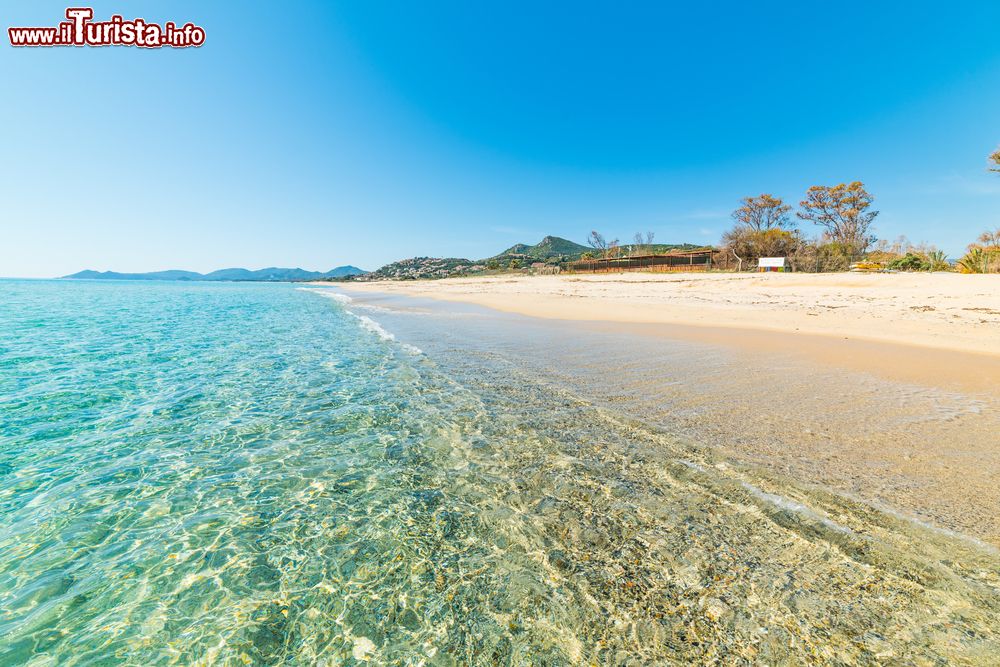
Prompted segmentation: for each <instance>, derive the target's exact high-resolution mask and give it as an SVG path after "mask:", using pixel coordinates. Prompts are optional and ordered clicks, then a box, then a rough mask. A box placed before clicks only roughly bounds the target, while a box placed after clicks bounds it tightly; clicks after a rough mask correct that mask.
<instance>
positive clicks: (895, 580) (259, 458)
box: [0, 283, 1000, 665]
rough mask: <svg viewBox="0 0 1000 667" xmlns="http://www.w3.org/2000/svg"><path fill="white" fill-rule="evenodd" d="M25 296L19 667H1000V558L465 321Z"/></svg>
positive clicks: (6, 624) (13, 413) (230, 298)
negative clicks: (464, 335) (664, 414)
mask: <svg viewBox="0 0 1000 667" xmlns="http://www.w3.org/2000/svg"><path fill="white" fill-rule="evenodd" d="M3 289H4V290H6V291H7V296H8V297H9V298H7V299H5V301H4V302H3V304H2V305H0V308H2V309H4V310H5V312H3V313H2V315H3V317H0V401H2V404H0V408H2V412H0V415H2V417H0V419H2V420H3V423H2V426H3V428H2V430H0V636H3V637H5V638H6V639H5V641H4V642H0V663H2V664H50V663H56V662H58V663H59V664H93V663H120V662H125V663H131V664H143V665H145V664H192V663H196V662H199V661H201V662H205V663H211V664H311V663H319V662H325V663H327V664H356V663H362V662H366V661H367V662H372V663H376V664H412V665H417V664H442V665H448V664H455V665H459V664H591V663H596V664H602V665H603V664H608V665H611V664H614V665H618V664H636V665H645V664H651V663H662V662H676V663H685V662H690V661H692V660H694V661H699V662H712V661H717V662H720V663H722V664H742V663H744V662H749V663H764V664H774V663H780V662H782V661H791V662H794V663H800V662H805V661H807V660H810V659H811V660H812V661H814V662H818V663H824V662H830V663H837V662H840V663H852V662H873V661H879V660H881V661H886V662H904V663H906V662H910V663H914V664H921V663H922V662H923V663H927V664H936V663H940V662H946V661H949V660H953V661H958V660H964V661H968V662H974V663H975V662H979V663H985V662H988V659H989V657H990V656H992V655H996V654H997V653H998V652H1000V639H998V636H997V635H998V628H1000V617H998V614H1000V597H998V586H1000V582H998V580H997V579H998V577H1000V569H998V567H997V565H998V563H1000V559H998V558H997V556H996V555H995V553H993V552H991V551H990V550H988V549H983V548H980V547H979V546H977V545H976V544H974V543H972V542H968V541H962V540H957V539H953V538H951V537H949V536H947V535H945V534H943V533H940V532H934V531H930V530H925V529H923V528H921V527H919V526H918V525H916V524H914V523H912V522H908V521H905V520H903V519H900V518H896V517H893V516H892V515H889V514H886V513H882V512H877V511H875V510H873V509H871V508H870V507H869V506H867V505H863V504H860V503H854V502H851V501H849V500H844V499H843V498H842V497H840V496H835V495H832V494H829V493H825V492H823V491H820V490H816V489H812V488H805V487H799V486H796V485H794V484H792V483H790V482H783V481H775V480H774V479H773V478H770V477H766V476H763V475H761V474H759V473H757V472H755V471H754V469H752V468H748V467H744V466H739V465H735V464H733V463H732V462H727V461H724V460H722V459H720V458H718V457H717V456H716V455H714V454H713V453H712V452H711V451H709V450H706V449H703V448H701V447H698V446H695V445H693V444H689V442H690V441H689V440H686V439H681V438H677V437H675V436H673V435H667V434H666V433H665V432H664V431H663V430H661V429H657V428H653V427H650V426H649V425H648V420H644V419H640V418H637V417H636V416H634V415H630V413H628V412H627V411H621V410H616V409H615V407H614V405H611V404H603V403H602V404H601V405H597V404H594V403H592V402H591V401H589V400H588V399H587V398H586V394H585V393H584V392H573V391H569V390H568V389H567V388H566V387H565V386H563V385H561V384H560V383H557V382H553V381H552V380H553V378H551V377H546V376H545V374H541V373H539V371H538V369H537V368H532V367H531V365H530V364H524V363H521V362H519V361H517V359H516V357H515V356H513V355H508V354H504V351H503V350H502V349H500V350H498V349H496V348H495V347H494V348H490V346H489V345H483V346H481V347H480V348H478V349H477V348H476V346H465V347H462V348H459V347H456V346H454V345H451V344H450V343H449V342H448V340H449V338H448V337H447V330H448V329H451V330H453V331H454V329H455V323H454V322H452V323H450V324H449V323H446V324H445V326H443V327H442V325H441V323H440V322H437V323H435V322H434V321H427V322H425V323H423V324H421V325H417V324H412V326H414V327H417V326H420V327H422V330H423V331H425V332H434V333H433V335H429V334H428V335H425V339H421V340H417V339H416V338H414V339H412V340H411V339H409V338H407V337H405V336H404V335H403V334H402V333H401V331H397V330H395V329H393V328H392V326H390V325H386V324H385V323H383V326H384V329H387V330H388V331H386V333H388V332H394V333H395V336H396V338H398V340H394V339H391V338H390V337H388V336H382V335H379V334H378V332H377V331H375V330H374V329H373V328H372V327H371V326H369V327H368V328H365V323H364V322H363V321H361V320H358V319H357V318H354V317H350V316H348V315H347V314H346V313H345V311H344V307H345V306H344V304H338V303H336V302H334V301H332V300H328V299H321V298H318V297H317V296H316V295H315V294H311V293H308V292H304V291H296V290H293V289H292V288H289V287H285V286H231V285H221V286H207V285H198V286H194V285H192V286H183V285H142V286H138V285H126V286H123V285H96V284H95V285H83V284H77V285H65V284H58V285H56V284H51V283H43V284H27V283H7V284H4V285H3ZM167 314H168V315H169V317H165V315H167ZM358 314H364V313H362V312H361V311H360V310H359V311H358ZM372 317H373V319H374V320H379V319H380V318H379V317H378V316H377V315H374V314H372ZM390 319H391V318H390ZM416 319H418V318H411V321H413V322H415V320H416ZM428 319H429V320H430V318H428ZM396 323H397V324H399V325H400V326H403V324H402V321H401V320H399V321H398V322H396ZM451 340H453V341H454V339H451ZM435 341H437V344H435ZM401 342H406V343H408V344H412V345H416V346H417V347H419V348H421V349H423V350H424V352H425V354H420V353H418V352H416V351H415V350H413V349H409V348H404V347H403V346H402V345H401Z"/></svg>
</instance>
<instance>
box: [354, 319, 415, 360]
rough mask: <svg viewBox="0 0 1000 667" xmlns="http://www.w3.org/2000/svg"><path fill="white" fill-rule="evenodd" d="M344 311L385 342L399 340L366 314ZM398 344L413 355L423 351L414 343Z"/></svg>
mask: <svg viewBox="0 0 1000 667" xmlns="http://www.w3.org/2000/svg"><path fill="white" fill-rule="evenodd" d="M344 312H346V313H347V314H348V315H350V316H351V317H354V318H355V319H357V320H358V321H359V322H361V326H362V327H363V328H365V329H367V330H368V331H371V332H372V333H373V334H375V335H376V336H378V337H379V338H381V339H382V340H384V341H387V342H396V343H399V341H397V340H396V336H394V335H393V334H391V333H390V332H388V331H386V330H385V329H383V328H382V325H381V324H379V323H378V322H376V321H375V320H373V319H372V318H370V317H368V316H367V315H358V314H357V313H355V312H352V311H350V310H346V311H344ZM399 346H400V347H401V348H403V349H404V350H406V351H407V352H409V353H410V354H413V355H417V354H423V353H424V352H423V350H421V349H420V348H419V347H416V346H415V345H410V344H409V343H399Z"/></svg>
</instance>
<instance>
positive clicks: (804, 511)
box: [740, 481, 854, 535]
mask: <svg viewBox="0 0 1000 667" xmlns="http://www.w3.org/2000/svg"><path fill="white" fill-rule="evenodd" d="M740 486H742V487H743V488H744V489H746V490H747V491H749V492H750V494H751V495H753V496H755V497H757V498H759V499H761V500H763V501H765V502H767V503H770V504H772V505H774V506H775V507H777V508H779V509H783V510H786V511H789V512H793V513H795V514H798V515H800V516H804V517H806V518H808V519H812V520H813V521H819V522H820V523H821V524H823V525H824V526H826V527H827V528H830V529H831V530H835V531H837V532H838V533H844V534H847V535H853V534H854V531H852V530H851V529H850V528H848V527H846V526H841V525H840V524H839V523H836V522H835V521H832V520H830V519H828V518H827V517H825V516H823V515H822V514H820V513H819V512H817V511H816V510H814V509H813V508H811V507H808V506H806V505H803V504H802V503H800V502H797V501H795V500H791V499H789V498H785V497H784V496H779V495H778V494H776V493H768V492H767V491H765V490H764V489H761V488H759V487H756V486H754V485H753V484H750V483H749V482H743V481H741V482H740Z"/></svg>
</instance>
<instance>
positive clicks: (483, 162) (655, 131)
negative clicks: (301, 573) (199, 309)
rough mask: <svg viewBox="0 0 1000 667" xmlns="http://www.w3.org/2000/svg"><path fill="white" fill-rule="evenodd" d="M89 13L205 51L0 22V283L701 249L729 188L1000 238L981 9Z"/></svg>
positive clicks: (945, 231) (436, 6)
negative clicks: (94, 40)
mask: <svg viewBox="0 0 1000 667" xmlns="http://www.w3.org/2000/svg"><path fill="white" fill-rule="evenodd" d="M92 6H93V7H94V13H95V18H96V19H98V20H100V19H107V18H109V17H110V16H111V15H112V14H122V15H123V16H124V17H125V18H126V19H131V18H135V17H143V18H145V19H146V20H147V21H153V22H159V23H164V22H166V21H174V22H176V23H178V24H183V23H185V22H188V21H191V22H193V23H196V24H198V25H200V26H202V27H204V28H205V31H206V35H207V38H206V42H205V44H204V46H202V47H200V48H191V49H149V50H147V49H138V48H130V47H106V48H92V47H81V48H75V47H58V48H19V49H16V48H13V47H11V46H10V44H9V42H8V41H7V36H6V34H4V35H3V44H2V45H0V86H2V88H3V102H2V103H0V151H2V152H0V156H2V160H0V275H3V276H19V277H51V276H59V275H64V274H68V273H71V272H75V271H79V270H82V269H97V270H115V271H152V270H162V269H171V268H174V269H187V270H194V271H202V272H207V271H211V270H214V269H219V268H226V267H235V266H241V267H247V268H251V269H256V268H262V267H266V266H286V267H302V268H306V269H312V270H328V269H330V268H332V267H335V266H340V265H344V264H353V265H356V266H360V267H362V268H364V269H369V270H371V269H375V268H378V267H379V266H381V265H382V264H385V263H387V262H390V261H394V260H397V259H401V258H404V257H413V256H455V257H467V258H472V259H478V258H481V257H487V256H491V255H494V254H496V253H498V252H500V251H502V250H503V249H505V248H507V247H509V246H511V245H513V244H514V243H518V242H524V243H535V242H537V241H538V240H540V239H541V238H542V237H543V236H545V235H548V234H552V235H556V236H562V237H565V238H568V239H571V240H574V241H577V242H579V243H584V242H585V239H586V237H587V235H588V234H589V232H590V231H591V230H592V229H596V230H598V231H601V232H602V233H604V235H605V236H606V237H609V238H615V237H618V238H620V239H622V241H623V242H625V241H627V240H629V239H631V237H632V235H633V234H634V233H635V232H636V231H646V230H651V231H653V232H655V234H656V240H657V241H658V242H662V243H673V242H676V243H681V242H689V243H699V244H702V243H717V242H718V240H719V237H720V235H721V233H722V232H723V231H724V230H725V229H726V228H727V227H729V226H730V225H731V222H732V221H731V219H730V217H729V216H730V213H731V211H732V210H733V209H734V208H736V207H737V206H738V202H739V199H740V198H741V197H744V196H747V195H755V194H760V193H762V192H768V193H773V194H775V195H778V196H780V197H783V198H784V199H785V200H786V201H788V202H790V203H792V204H797V203H798V202H799V201H800V200H801V199H802V197H803V194H804V193H805V191H806V189H807V188H808V187H809V186H811V185H817V184H821V185H834V184H837V183H840V182H846V181H853V180H861V181H863V182H864V183H865V185H866V186H867V187H868V189H869V190H870V191H871V192H872V194H873V195H874V196H875V208H877V209H878V210H880V211H881V214H880V216H879V218H878V220H877V224H876V228H875V232H876V233H877V234H878V236H879V237H880V238H887V239H893V238H895V237H896V236H898V235H900V234H905V235H906V236H907V237H909V239H910V240H912V241H914V242H926V243H931V244H935V245H936V246H937V247H939V248H941V249H943V250H945V251H946V252H947V253H948V254H949V255H951V256H957V255H960V254H961V253H962V251H963V250H964V248H965V246H966V245H967V244H968V243H970V242H972V241H973V240H974V239H975V237H976V236H977V235H978V234H979V233H980V232H982V231H984V230H985V229H987V228H995V227H1000V175H997V174H991V173H989V172H988V171H987V160H986V156H987V155H988V154H989V153H991V152H992V151H993V150H994V149H995V148H996V147H997V145H998V144H1000V2H996V0H982V1H980V2H961V1H956V2H951V3H946V4H942V3H940V2H924V1H922V0H910V1H907V2H892V1H885V2H878V3H873V2H860V1H859V2H837V3H830V2H802V1H801V0H796V1H794V2H767V1H761V2H753V3H751V2H745V1H742V2H721V1H719V2H713V3H668V2H650V3H642V2H630V3H608V2H606V3H595V2H586V1H582V0H581V1H576V2H567V3H556V2H552V3H538V2H520V1H517V0H505V1H504V2H496V3H489V2H464V1H463V2H457V1H456V2H431V1H430V0H428V2H420V3H417V2H404V1H400V2H391V3H390V2H378V1H374V0H373V1H370V2H369V1H366V2H329V1H326V2H305V1H300V2H295V1H288V2H281V3H276V2H266V3H265V2H254V1H250V2H241V3H228V4H227V6H226V7H223V3H205V2H180V1H175V2H170V3H164V2H143V1H137V0H129V1H128V2H125V1H124V0H120V1H119V2H94V3H93V5H92ZM65 9H66V5H65V4H57V3H55V2H51V1H49V0H30V1H29V0H24V1H21V0H7V1H5V2H4V4H3V6H2V8H0V18H2V21H0V23H3V28H4V33H6V28H7V27H10V26H53V25H56V24H57V23H58V22H59V21H60V20H63V19H64V12H65ZM807 224H808V223H807ZM804 229H805V231H806V232H807V233H809V234H814V233H815V232H816V229H815V228H814V227H808V226H807V227H804Z"/></svg>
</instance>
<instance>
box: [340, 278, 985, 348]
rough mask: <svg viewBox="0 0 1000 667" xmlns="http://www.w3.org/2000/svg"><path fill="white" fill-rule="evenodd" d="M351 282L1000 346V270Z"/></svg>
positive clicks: (895, 339) (533, 311)
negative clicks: (985, 272)
mask: <svg viewBox="0 0 1000 667" xmlns="http://www.w3.org/2000/svg"><path fill="white" fill-rule="evenodd" d="M343 287H344V288H345V289H347V290H350V291H363V290H374V291H380V292H393V293H402V294H409V295H419V296H425V297H431V298H435V299H445V300H451V301H462V302H467V303H475V304H479V305H482V306H487V307H490V308H494V309H497V310H502V311H507V312H516V313H521V314H523V315H530V316H534V317H547V318H556V319H565V320H599V321H612V322H632V323H661V324H681V325H694V326H703V327H728V328H740V329H755V330H764V331H776V332H784V333H802V334H817V335H823V336H836V337H848V338H858V339H865V340H873V341H882V342H892V343H903V344H907V345H918V346H922V347H929V348H937V349H947V350H955V351H962V352H975V353H983V354H989V355H1000V275H959V274H948V273H935V274H926V273H923V274H917V273H912V274H777V273H772V274H749V275H747V274H744V275H734V274H723V273H709V274H648V273H646V274H639V273H627V274H605V275H566V276H521V277H509V276H502V277H488V278H468V279H448V280H439V281H412V282H377V283H367V284H366V283H347V284H345V285H343Z"/></svg>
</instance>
